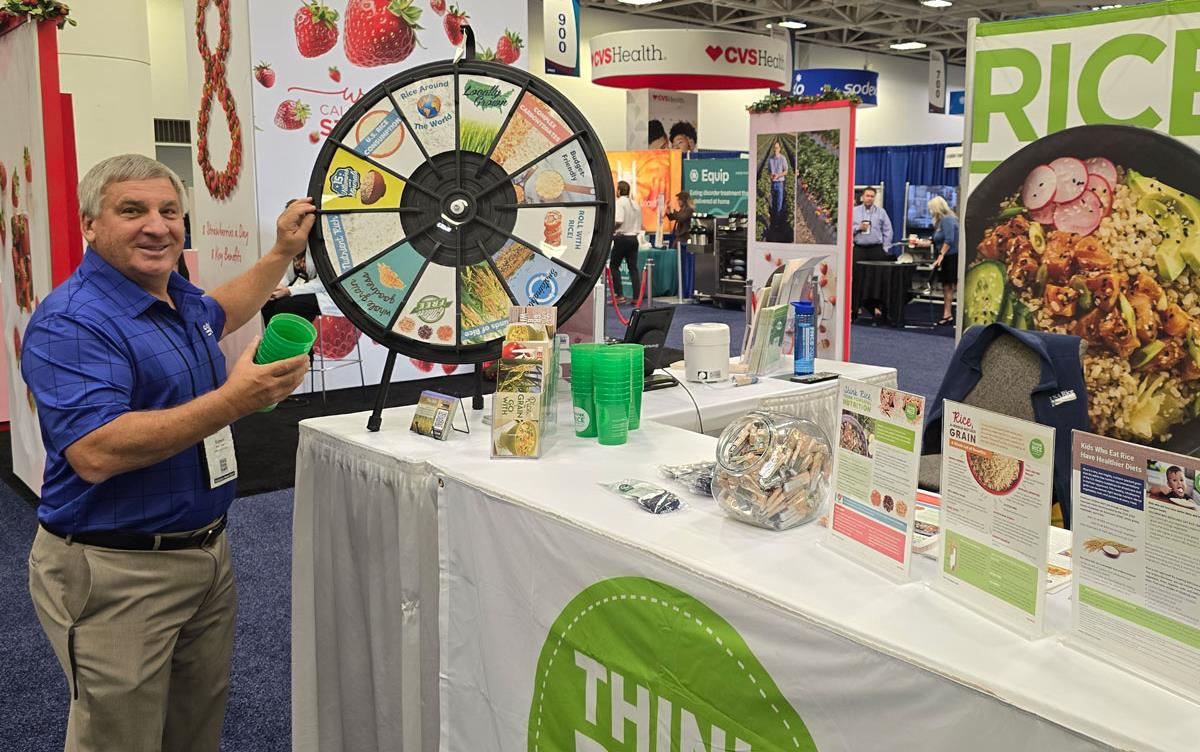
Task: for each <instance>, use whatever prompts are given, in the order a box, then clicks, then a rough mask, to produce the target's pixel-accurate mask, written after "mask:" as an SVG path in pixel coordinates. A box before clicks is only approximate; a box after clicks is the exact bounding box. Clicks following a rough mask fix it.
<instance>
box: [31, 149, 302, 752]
mask: <svg viewBox="0 0 1200 752" xmlns="http://www.w3.org/2000/svg"><path fill="white" fill-rule="evenodd" d="M183 201H184V190H183V184H182V183H181V182H180V180H179V177H178V176H176V175H175V173H174V172H172V171H171V170H170V168H168V167H167V166H166V165H163V164H162V163H160V162H156V161H154V160H153V159H150V158H149V157H145V156H142V155H139V154H125V155H121V156H116V157H111V158H109V159H105V160H103V161H101V162H100V163H98V164H97V165H96V166H94V167H93V168H92V169H91V170H89V171H88V173H87V175H85V176H84V178H83V180H82V181H81V182H80V184H79V207H80V215H81V217H80V219H81V224H82V225H83V236H84V238H86V240H87V243H88V246H89V247H88V250H87V252H86V253H85V254H84V257H83V261H82V262H81V263H80V265H79V268H78V269H76V270H75V272H74V273H73V274H72V275H71V276H70V277H68V278H67V280H66V281H65V282H63V283H62V284H61V285H59V286H58V287H57V288H56V289H55V290H53V291H52V292H51V293H50V294H49V295H48V296H46V299H45V300H44V301H43V302H42V304H41V306H39V307H38V309H37V310H36V311H35V312H34V314H33V317H32V318H31V319H30V321H29V325H28V327H27V329H26V333H25V344H24V348H23V350H22V358H21V374H22V376H23V377H24V379H25V383H26V384H27V385H28V387H29V389H30V390H31V392H32V393H33V396H34V398H35V399H36V401H37V414H38V420H39V422H40V424H41V431H42V439H43V442H44V443H45V447H46V466H45V480H44V484H43V486H42V498H41V501H40V503H39V504H38V509H37V516H38V522H39V523H40V524H39V528H38V531H37V535H36V537H35V538H34V541H33V547H32V550H31V551H30V554H29V591H30V595H31V596H32V599H33V605H34V609H35V611H36V612H37V616H38V621H39V622H41V625H42V629H43V630H44V631H45V633H46V636H47V637H48V638H49V640H50V644H51V646H52V647H53V649H54V653H55V655H56V656H57V657H58V661H59V663H60V665H61V666H62V670H63V672H64V673H65V674H66V678H67V688H68V690H69V692H70V711H69V713H70V716H69V719H68V721H67V739H66V745H65V746H66V749H68V750H72V752H113V751H115V750H188V751H189V752H191V751H194V752H201V751H204V752H216V751H217V749H218V747H219V746H220V741H221V727H222V724H223V721H224V717H225V701H226V696H227V693H228V689H229V662H230V658H231V655H232V652H233V635H234V619H235V616H236V613H237V594H236V589H235V585H234V575H233V568H232V565H231V563H230V553H229V541H228V539H227V537H226V536H225V535H224V530H225V524H226V513H227V512H228V510H229V507H230V505H231V504H232V503H233V499H234V496H235V494H234V479H235V478H236V477H237V465H236V457H235V455H234V453H233V437H232V434H231V433H230V430H229V425H230V424H231V423H233V422H234V421H236V420H238V419H239V418H242V417H244V416H246V415H249V414H251V413H253V412H255V411H256V410H258V409H259V408H262V407H266V406H267V405H272V404H275V403H277V402H279V401H280V400H281V399H283V398H284V397H286V396H287V395H288V394H291V392H292V390H294V389H295V388H296V387H298V386H299V385H300V383H301V381H302V380H303V379H304V376H305V374H306V373H307V371H308V358H306V357H304V356H303V355H299V356H296V357H294V358H289V359H287V360H283V361H279V362H276V363H271V364H268V365H258V364H256V363H255V362H254V361H253V356H254V352H255V349H256V347H257V344H258V342H257V340H255V341H254V342H252V343H251V344H250V346H249V347H247V348H246V350H245V351H244V352H243V353H242V355H241V356H240V357H239V358H238V360H237V362H236V363H234V364H233V367H232V368H231V369H229V371H228V375H226V365H225V356H224V355H223V354H222V352H221V349H220V347H218V345H217V342H218V341H219V340H220V339H221V338H222V337H224V336H225V335H227V334H230V333H231V332H234V331H236V330H237V329H238V328H240V327H241V326H242V325H243V324H245V323H246V322H247V321H249V320H250V319H251V318H252V317H253V316H254V315H255V314H256V313H257V312H258V310H259V309H260V308H261V307H262V305H263V303H264V302H265V301H266V300H267V296H268V295H270V293H271V290H272V289H274V286H275V283H276V282H277V281H278V280H279V278H280V277H281V276H282V274H283V272H284V270H285V269H286V268H287V266H288V264H289V263H290V262H291V259H292V258H293V257H294V256H295V255H296V254H297V253H298V252H300V251H302V250H303V249H304V246H305V245H306V244H307V242H308V234H309V231H310V230H311V229H312V225H313V219H314V217H315V216H316V215H315V214H314V213H313V212H314V207H313V205H312V202H311V200H309V199H307V198H305V199H300V200H299V201H297V202H296V203H294V204H293V205H292V206H291V207H289V208H288V209H287V210H285V211H284V212H283V214H282V215H280V217H279V219H278V220H277V221H276V231H275V244H274V246H273V247H272V248H271V249H270V250H269V251H267V252H266V253H264V254H263V256H262V258H260V259H259V260H258V262H257V263H255V264H254V266H253V267H251V268H250V269H249V270H248V271H246V272H245V273H244V274H242V275H241V276H239V277H237V278H235V279H233V280H231V281H229V282H228V283H226V284H224V285H222V286H221V287H219V288H217V289H215V290H213V291H212V292H211V293H210V294H206V293H204V292H203V291H201V290H199V289H197V288H196V287H194V286H192V285H191V284H190V283H188V282H187V281H185V280H184V279H183V278H182V277H180V276H179V275H178V274H177V273H176V272H175V271H174V270H175V265H176V263H177V262H178V260H179V255H180V253H182V251H183ZM47 678H48V677H47Z"/></svg>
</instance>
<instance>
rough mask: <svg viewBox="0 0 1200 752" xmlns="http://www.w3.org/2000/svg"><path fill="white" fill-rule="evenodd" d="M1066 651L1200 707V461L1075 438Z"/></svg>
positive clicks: (1092, 437)
mask: <svg viewBox="0 0 1200 752" xmlns="http://www.w3.org/2000/svg"><path fill="white" fill-rule="evenodd" d="M1071 469H1072V472H1071V482H1072V488H1071V498H1072V502H1073V503H1072V515H1071V520H1072V530H1071V532H1072V535H1073V545H1072V547H1071V548H1072V551H1073V553H1074V559H1075V584H1074V589H1073V593H1074V599H1073V607H1074V608H1073V611H1072V619H1071V622H1072V624H1071V632H1070V635H1069V639H1068V642H1069V644H1071V645H1073V646H1075V647H1078V648H1081V649H1083V650H1086V651H1087V652H1089V653H1093V654H1095V655H1097V656H1098V657H1100V658H1103V659H1105V660H1107V661H1110V662H1112V663H1115V664H1117V665H1119V666H1122V667H1124V668H1127V669H1129V670H1131V671H1133V672H1134V673H1136V674H1138V675H1140V676H1144V677H1146V678H1147V679H1150V680H1151V681H1154V682H1156V683H1158V684H1161V685H1162V686H1165V687H1167V688H1168V689H1171V690H1172V691H1175V692H1177V693H1179V694H1181V695H1184V696H1186V697H1189V698H1191V699H1192V700H1196V701H1200V509H1198V507H1200V459H1197V458H1195V457H1186V456H1183V455H1179V454H1172V453H1170V452H1165V451H1161V450H1158V449H1151V448H1148V447H1144V446H1139V445H1137V444H1129V443H1126V442H1123V441H1117V440H1115V439H1107V438H1104V437H1102V436H1096V435H1093V434H1089V433H1082V432H1079V431H1076V432H1075V435H1074V441H1073V452H1072V461H1071Z"/></svg>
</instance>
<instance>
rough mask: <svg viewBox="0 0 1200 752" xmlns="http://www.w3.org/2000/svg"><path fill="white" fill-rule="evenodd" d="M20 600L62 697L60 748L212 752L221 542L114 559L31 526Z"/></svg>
mask: <svg viewBox="0 0 1200 752" xmlns="http://www.w3.org/2000/svg"><path fill="white" fill-rule="evenodd" d="M29 592H30V594H31V595H32V596H33V605H34V608H35V609H36V610H37V615H38V620H39V621H40V622H41V623H42V628H43V629H44V630H45V631H46V636H47V637H49V638H50V643H51V645H52V646H53V647H54V652H55V654H56V655H57V656H58V661H59V663H60V664H61V665H62V667H63V671H64V672H65V673H66V675H67V683H68V685H69V687H70V690H71V698H72V699H71V712H70V717H69V719H68V721H67V741H66V747H65V749H66V752H157V751H158V750H163V751H164V752H176V751H180V752H182V751H187V752H201V751H204V752H217V749H218V747H219V746H220V740H221V726H222V724H223V722H224V718H225V698H226V694H227V692H228V689H229V659H230V655H231V653H232V651H233V631H234V617H235V615H236V612H237V594H236V591H235V588H234V583H233V569H232V567H231V565H230V559H229V541H228V539H227V537H226V536H225V535H224V534H221V535H219V536H217V538H216V540H215V541H214V542H212V543H211V544H210V545H209V546H207V547H206V548H189V549H183V550H180V551H118V550H115V549H111V548H100V547H97V546H85V545H81V544H78V543H73V544H71V545H68V544H67V543H66V541H65V540H63V539H61V538H59V537H57V536H55V535H53V534H51V533H49V532H47V531H45V530H43V529H41V528H38V533H37V537H36V538H35V539H34V541H33V549H32V550H31V551H30V554H29Z"/></svg>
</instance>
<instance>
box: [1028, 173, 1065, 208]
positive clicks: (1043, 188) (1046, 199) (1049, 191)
mask: <svg viewBox="0 0 1200 752" xmlns="http://www.w3.org/2000/svg"><path fill="white" fill-rule="evenodd" d="M1057 185H1058V176H1057V175H1056V174H1055V173H1054V170H1052V169H1050V167H1049V166H1047V165H1038V166H1037V167H1034V168H1033V170H1032V171H1031V172H1030V173H1029V176H1028V177H1026V178H1025V185H1023V186H1021V203H1022V204H1024V205H1025V208H1026V209H1029V210H1031V211H1032V210H1034V209H1041V208H1042V207H1043V206H1045V205H1046V204H1049V203H1050V202H1051V201H1053V200H1054V191H1055V188H1056V187H1057Z"/></svg>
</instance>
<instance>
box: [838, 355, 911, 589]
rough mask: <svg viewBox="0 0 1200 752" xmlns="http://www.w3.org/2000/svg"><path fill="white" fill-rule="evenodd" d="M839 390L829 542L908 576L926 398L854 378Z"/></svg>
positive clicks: (884, 570) (888, 572)
mask: <svg viewBox="0 0 1200 752" xmlns="http://www.w3.org/2000/svg"><path fill="white" fill-rule="evenodd" d="M838 391H839V399H838V415H839V423H838V437H837V447H838V448H837V451H836V452H835V453H834V458H835V459H834V469H833V489H834V494H833V510H832V513H831V516H830V520H831V522H830V525H829V537H828V545H829V547H830V548H832V549H833V550H835V551H838V552H840V553H843V554H845V555H846V556H849V557H850V558H852V559H854V560H856V561H858V562H860V563H862V564H865V565H867V566H868V567H871V568H872V569H876V570H878V571H879V572H881V573H883V574H885V575H887V576H889V577H892V578H894V579H898V580H907V579H908V569H909V564H910V563H911V561H912V543H913V529H914V527H915V526H914V522H915V515H916V508H917V505H916V498H917V473H918V470H919V469H920V465H921V421H922V420H923V418H924V416H925V398H924V397H921V396H919V395H916V394H909V393H907V392H901V391H897V390H895V389H890V388H887V387H878V386H873V385H871V384H867V383H865V382H862V381H853V380H850V379H842V380H841V381H840V383H839V385H838Z"/></svg>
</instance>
